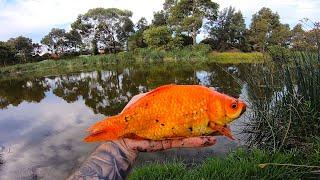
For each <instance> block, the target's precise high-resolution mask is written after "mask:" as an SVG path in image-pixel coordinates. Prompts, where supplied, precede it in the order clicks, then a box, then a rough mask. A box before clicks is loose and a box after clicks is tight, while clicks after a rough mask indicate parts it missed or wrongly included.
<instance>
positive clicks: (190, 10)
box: [165, 0, 218, 44]
mask: <svg viewBox="0 0 320 180" xmlns="http://www.w3.org/2000/svg"><path fill="white" fill-rule="evenodd" d="M165 6H166V8H167V9H168V14H169V17H168V22H169V25H170V27H171V28H172V29H173V30H174V31H176V33H177V34H180V33H181V32H186V33H187V34H191V37H192V39H193V44H196V36H197V34H198V33H199V30H200V28H201V27H202V26H203V23H205V24H210V23H213V21H214V20H216V18H217V10H218V4H217V3H215V2H212V1H210V0H191V1H190V0H168V1H166V2H165Z"/></svg>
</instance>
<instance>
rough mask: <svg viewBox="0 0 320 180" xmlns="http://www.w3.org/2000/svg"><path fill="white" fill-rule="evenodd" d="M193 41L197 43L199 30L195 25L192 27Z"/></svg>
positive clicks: (194, 43)
mask: <svg viewBox="0 0 320 180" xmlns="http://www.w3.org/2000/svg"><path fill="white" fill-rule="evenodd" d="M192 42H193V45H196V44H197V30H196V27H195V26H193V27H192Z"/></svg>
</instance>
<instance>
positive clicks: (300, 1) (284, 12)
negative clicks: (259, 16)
mask: <svg viewBox="0 0 320 180" xmlns="http://www.w3.org/2000/svg"><path fill="white" fill-rule="evenodd" d="M214 1H215V2H217V3H218V4H219V5H220V10H222V9H223V8H226V7H229V6H233V7H235V8H236V9H237V10H241V12H242V13H243V15H244V17H245V20H246V24H247V26H248V25H249V24H250V20H251V17H252V15H253V14H254V13H256V12H257V11H259V9H261V8H262V7H269V8H271V9H272V10H273V11H274V12H278V14H279V15H280V17H281V22H283V23H288V24H289V25H290V26H291V27H293V26H294V25H295V24H297V23H298V22H299V20H300V19H302V18H305V17H307V18H310V19H312V20H314V21H318V20H319V19H320V11H318V9H320V0H214ZM163 2H164V0H0V41H6V40H8V39H9V38H11V37H17V36H19V35H23V36H26V37H29V38H31V39H33V40H34V41H35V42H39V41H40V40H41V38H42V37H43V36H45V35H46V34H47V33H48V32H49V31H50V29H51V28H64V29H66V30H69V29H70V24H71V23H72V22H73V21H75V20H76V18H77V16H78V15H79V14H84V13H86V12H87V11H88V10H89V9H91V8H96V7H103V8H111V7H115V8H119V9H128V10H131V11H132V12H133V17H132V20H133V22H137V21H138V20H139V19H140V18H141V17H146V19H147V20H148V22H151V20H152V17H153V12H155V11H159V10H161V9H162V4H163Z"/></svg>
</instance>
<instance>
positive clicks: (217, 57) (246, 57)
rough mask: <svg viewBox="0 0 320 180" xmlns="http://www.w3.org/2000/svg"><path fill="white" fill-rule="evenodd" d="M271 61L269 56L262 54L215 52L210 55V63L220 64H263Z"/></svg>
mask: <svg viewBox="0 0 320 180" xmlns="http://www.w3.org/2000/svg"><path fill="white" fill-rule="evenodd" d="M269 60H270V57H269V56H268V55H266V54H262V53H260V52H252V53H243V52H222V53H217V52H213V53H211V54H210V55H209V61H214V62H218V63H263V62H266V61H269Z"/></svg>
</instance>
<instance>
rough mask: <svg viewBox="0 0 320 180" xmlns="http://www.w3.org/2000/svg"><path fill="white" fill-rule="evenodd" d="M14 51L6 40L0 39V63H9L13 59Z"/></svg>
mask: <svg viewBox="0 0 320 180" xmlns="http://www.w3.org/2000/svg"><path fill="white" fill-rule="evenodd" d="M14 56H15V52H14V49H13V48H12V46H10V45H9V44H8V43H6V42H2V41H0V65H7V64H11V63H12V61H13V60H14V59H15V57H14Z"/></svg>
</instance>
